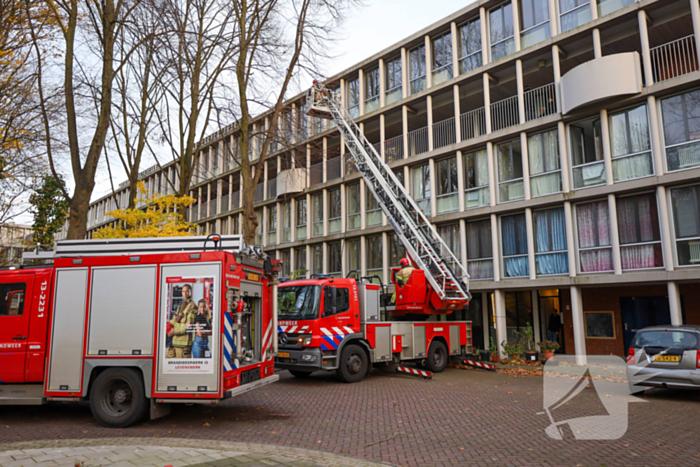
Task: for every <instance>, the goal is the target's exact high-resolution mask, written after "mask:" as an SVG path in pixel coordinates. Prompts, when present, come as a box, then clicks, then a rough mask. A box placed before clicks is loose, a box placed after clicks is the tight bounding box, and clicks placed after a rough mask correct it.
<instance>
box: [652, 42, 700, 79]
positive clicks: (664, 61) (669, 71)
mask: <svg viewBox="0 0 700 467" xmlns="http://www.w3.org/2000/svg"><path fill="white" fill-rule="evenodd" d="M650 55H651V72H652V75H653V78H654V83H661V82H662V81H666V80H669V79H672V78H677V77H679V76H683V75H687V74H688V73H692V72H694V71H698V51H697V48H696V46H695V36H694V35H692V34H691V35H690V36H686V37H683V38H681V39H677V40H675V41H671V42H667V43H666V44H662V45H659V46H657V47H654V48H652V49H651V50H650Z"/></svg>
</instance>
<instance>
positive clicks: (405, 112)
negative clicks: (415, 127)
mask: <svg viewBox="0 0 700 467" xmlns="http://www.w3.org/2000/svg"><path fill="white" fill-rule="evenodd" d="M404 89H405V87H404ZM401 124H402V133H403V138H401V139H402V140H403V157H404V159H406V158H408V106H406V105H402V106H401Z"/></svg>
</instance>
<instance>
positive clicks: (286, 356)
mask: <svg viewBox="0 0 700 467" xmlns="http://www.w3.org/2000/svg"><path fill="white" fill-rule="evenodd" d="M277 356H278V357H279V358H289V352H279V353H278V354H277Z"/></svg>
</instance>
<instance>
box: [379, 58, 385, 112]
mask: <svg viewBox="0 0 700 467" xmlns="http://www.w3.org/2000/svg"><path fill="white" fill-rule="evenodd" d="M385 94H386V69H385V68H384V59H381V58H380V59H379V107H384V105H385V101H384V98H385V97H386V96H385Z"/></svg>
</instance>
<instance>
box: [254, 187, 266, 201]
mask: <svg viewBox="0 0 700 467" xmlns="http://www.w3.org/2000/svg"><path fill="white" fill-rule="evenodd" d="M263 198H265V185H263V184H262V183H258V184H257V185H256V186H255V198H254V199H253V202H255V203H259V202H260V201H263Z"/></svg>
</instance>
